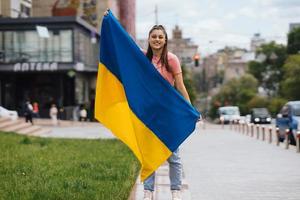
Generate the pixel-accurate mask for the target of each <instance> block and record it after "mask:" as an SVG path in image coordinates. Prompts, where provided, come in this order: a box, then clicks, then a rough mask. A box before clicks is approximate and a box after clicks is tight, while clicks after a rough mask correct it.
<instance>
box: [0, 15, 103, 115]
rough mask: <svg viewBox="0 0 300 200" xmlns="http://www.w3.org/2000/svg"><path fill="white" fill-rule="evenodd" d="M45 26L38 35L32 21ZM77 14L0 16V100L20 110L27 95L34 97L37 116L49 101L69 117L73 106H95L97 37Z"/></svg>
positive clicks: (30, 97)
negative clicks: (38, 110)
mask: <svg viewBox="0 0 300 200" xmlns="http://www.w3.org/2000/svg"><path fill="white" fill-rule="evenodd" d="M37 25H39V26H43V27H47V30H48V34H49V37H48V38H47V37H46V38H45V37H41V36H39V34H38V32H37V28H36V26H37ZM98 38H100V36H99V34H98V33H97V30H96V29H95V28H94V27H92V26H91V25H89V24H88V23H86V22H85V21H84V20H82V19H81V18H79V17H75V16H68V17H42V18H18V19H13V18H0V51H1V52H2V56H1V58H0V104H1V105H3V106H4V107H6V108H8V109H14V110H18V111H19V113H22V105H23V103H24V102H25V101H26V100H30V101H32V102H37V103H38V104H39V106H40V112H41V113H40V115H41V117H48V113H49V108H50V105H51V104H53V103H55V104H57V105H58V107H60V108H64V109H65V110H64V118H66V119H71V118H72V112H73V109H74V107H75V106H77V105H79V104H84V105H86V106H87V108H88V109H91V110H93V108H92V107H93V105H94V102H93V101H94V96H95V85H96V74H97V69H98V65H97V63H98V55H99V47H98V46H99V39H98Z"/></svg>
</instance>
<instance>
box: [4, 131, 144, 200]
mask: <svg viewBox="0 0 300 200" xmlns="http://www.w3.org/2000/svg"><path fill="white" fill-rule="evenodd" d="M139 169H140V165H139V163H138V161H137V159H136V158H135V157H134V155H133V154H132V153H131V151H130V150H129V149H128V148H127V147H126V146H125V145H124V144H122V143H121V142H120V141H118V140H79V139H78V140H77V139H49V138H47V139H46V138H37V137H26V136H20V135H16V134H13V133H3V132H0V199H1V200H23V199H26V200H27V199H32V200H39V199H41V200H52V199H53V200H60V199H61V200H69V199H71V200H75V199H84V200H92V199H99V200H100V199H101V200H125V199H127V198H128V196H129V194H130V191H131V189H132V187H133V185H134V183H135V180H136V177H137V175H138V171H139Z"/></svg>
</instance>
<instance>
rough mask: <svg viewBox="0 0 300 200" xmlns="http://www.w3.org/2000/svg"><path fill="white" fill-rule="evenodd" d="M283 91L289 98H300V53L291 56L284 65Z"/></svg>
mask: <svg viewBox="0 0 300 200" xmlns="http://www.w3.org/2000/svg"><path fill="white" fill-rule="evenodd" d="M284 72H285V74H284V80H283V81H282V88H281V89H282V93H283V95H284V97H285V98H287V99H289V100H299V99H300V55H292V56H289V58H288V59H287V61H286V63H285V65H284Z"/></svg>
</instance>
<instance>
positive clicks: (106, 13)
mask: <svg viewBox="0 0 300 200" xmlns="http://www.w3.org/2000/svg"><path fill="white" fill-rule="evenodd" d="M108 11H109V8H107V9H106V11H105V12H104V13H103V15H104V16H106V15H108Z"/></svg>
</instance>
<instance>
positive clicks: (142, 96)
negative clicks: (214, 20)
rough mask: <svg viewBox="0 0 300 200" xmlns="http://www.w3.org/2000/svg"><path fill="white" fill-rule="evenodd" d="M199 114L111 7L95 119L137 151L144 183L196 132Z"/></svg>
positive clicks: (102, 43)
mask: <svg viewBox="0 0 300 200" xmlns="http://www.w3.org/2000/svg"><path fill="white" fill-rule="evenodd" d="M199 115H200V114H199V113H198V112H197V110H195V108H193V107H192V106H191V104H190V103H188V102H187V101H186V100H185V99H184V98H183V97H182V95H181V94H179V93H178V92H177V91H176V90H175V89H174V88H173V87H172V86H171V85H170V84H169V83H168V82H167V81H166V80H165V79H164V78H163V77H162V76H161V75H160V74H159V72H158V71H157V70H156V69H155V68H154V66H153V65H152V63H151V62H150V61H149V60H148V59H147V58H146V56H145V55H144V54H143V52H142V51H141V50H140V48H139V47H138V46H137V45H136V44H135V42H134V41H133V40H132V38H131V37H130V36H129V35H128V33H127V32H126V31H125V30H124V29H123V28H122V26H121V25H120V24H119V22H118V20H117V19H116V18H115V17H114V16H113V14H112V13H111V12H110V11H109V13H108V15H106V16H104V18H103V22H102V28H101V40H100V63H99V71H98V79H97V89H96V101H95V118H96V119H97V120H99V122H101V123H102V124H103V125H104V126H106V127H107V128H108V129H110V130H111V131H112V132H113V134H115V136H116V137H118V138H119V139H120V140H122V141H123V142H124V143H125V144H126V145H128V147H129V148H130V149H131V150H132V151H133V153H134V154H135V156H136V157H137V158H138V160H139V161H140V163H141V166H142V171H141V180H142V181H144V180H145V179H146V178H147V177H148V176H149V175H151V174H152V173H153V172H154V171H155V170H156V169H157V168H158V167H159V166H160V165H161V164H162V163H163V162H164V161H166V160H167V159H168V157H169V156H170V155H171V154H172V152H173V151H175V150H176V149H177V148H178V146H179V145H180V144H181V143H182V142H183V141H184V140H185V139H186V138H187V137H188V136H189V135H190V134H191V133H192V132H193V131H194V129H195V124H196V122H197V120H198V119H199Z"/></svg>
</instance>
